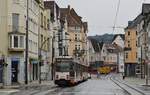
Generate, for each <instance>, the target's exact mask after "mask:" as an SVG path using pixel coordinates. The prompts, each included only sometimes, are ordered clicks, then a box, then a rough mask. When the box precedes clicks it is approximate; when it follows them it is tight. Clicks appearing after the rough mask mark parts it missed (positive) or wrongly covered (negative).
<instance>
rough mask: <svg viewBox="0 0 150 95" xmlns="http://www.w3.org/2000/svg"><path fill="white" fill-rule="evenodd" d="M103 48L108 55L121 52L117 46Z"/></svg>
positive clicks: (109, 45) (106, 45)
mask: <svg viewBox="0 0 150 95" xmlns="http://www.w3.org/2000/svg"><path fill="white" fill-rule="evenodd" d="M105 47H106V49H107V51H108V52H109V53H117V52H121V51H123V48H121V47H120V46H118V45H117V44H105Z"/></svg>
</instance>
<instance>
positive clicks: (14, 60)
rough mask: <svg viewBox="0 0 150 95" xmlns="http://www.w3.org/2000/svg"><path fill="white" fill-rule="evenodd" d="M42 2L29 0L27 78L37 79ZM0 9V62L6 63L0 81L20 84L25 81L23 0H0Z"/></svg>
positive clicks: (6, 83) (24, 16)
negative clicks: (2, 60)
mask: <svg viewBox="0 0 150 95" xmlns="http://www.w3.org/2000/svg"><path fill="white" fill-rule="evenodd" d="M42 6H43V4H42V0H31V1H30V0H29V18H28V24H29V27H28V30H29V31H28V32H29V39H28V45H29V49H28V50H29V52H28V53H29V59H28V61H29V62H28V81H33V80H37V79H38V53H39V52H38V49H39V48H38V45H39V43H38V37H39V35H38V33H39V14H40V13H39V12H40V11H39V10H40V8H41V7H42ZM14 9H15V10H14ZM0 11H1V14H0V36H1V37H0V39H1V40H0V43H1V44H2V45H1V46H0V51H1V59H5V62H1V63H5V64H8V65H5V66H4V69H3V73H4V74H3V77H2V73H0V77H1V79H0V82H2V83H4V84H5V85H11V84H12V83H14V82H15V83H22V84H23V83H24V81H25V79H24V76H25V72H24V70H25V63H24V62H25V47H26V45H25V34H26V20H27V2H26V1H25V0H22V1H20V0H1V1H0ZM0 67H1V66H0ZM0 72H2V71H0Z"/></svg>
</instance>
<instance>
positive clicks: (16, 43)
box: [10, 35, 25, 48]
mask: <svg viewBox="0 0 150 95" xmlns="http://www.w3.org/2000/svg"><path fill="white" fill-rule="evenodd" d="M24 43H25V40H24V36H20V35H11V36H10V48H24Z"/></svg>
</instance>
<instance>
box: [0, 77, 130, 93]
mask: <svg viewBox="0 0 150 95" xmlns="http://www.w3.org/2000/svg"><path fill="white" fill-rule="evenodd" d="M111 76H112V75H101V76H100V78H96V77H94V78H92V79H89V80H88V81H86V82H83V83H81V84H79V85H77V86H74V87H66V88H61V87H58V86H54V87H48V86H42V87H32V88H25V89H20V90H19V91H17V92H13V93H8V92H6V93H4V92H2V94H1V93H0V95H129V94H128V93H127V92H126V91H125V90H123V89H121V88H120V87H119V86H118V85H116V84H115V83H114V82H113V81H112V80H110V77H111Z"/></svg>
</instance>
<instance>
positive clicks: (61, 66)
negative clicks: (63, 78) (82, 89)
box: [56, 63, 71, 72]
mask: <svg viewBox="0 0 150 95" xmlns="http://www.w3.org/2000/svg"><path fill="white" fill-rule="evenodd" d="M70 67H71V66H70V63H58V64H57V65H56V71H58V72H69V71H70Z"/></svg>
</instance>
